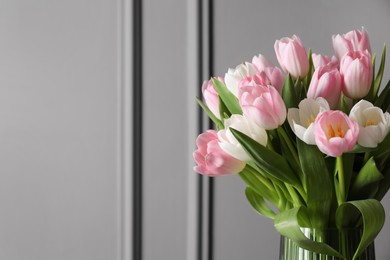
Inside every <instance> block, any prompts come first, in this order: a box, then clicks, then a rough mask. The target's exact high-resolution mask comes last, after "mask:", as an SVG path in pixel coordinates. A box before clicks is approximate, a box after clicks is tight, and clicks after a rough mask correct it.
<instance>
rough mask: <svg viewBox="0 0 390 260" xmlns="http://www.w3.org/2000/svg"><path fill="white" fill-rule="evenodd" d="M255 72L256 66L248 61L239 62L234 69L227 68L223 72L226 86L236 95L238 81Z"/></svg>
mask: <svg viewBox="0 0 390 260" xmlns="http://www.w3.org/2000/svg"><path fill="white" fill-rule="evenodd" d="M256 73H257V70H256V67H255V66H254V65H253V64H252V63H249V62H245V63H243V64H240V65H238V66H237V67H236V68H235V69H229V70H228V72H227V73H226V74H225V84H226V87H227V88H228V89H229V90H230V92H232V93H233V94H234V95H235V96H236V97H238V83H239V82H240V81H241V80H243V79H245V78H246V77H248V76H253V75H255V74H256Z"/></svg>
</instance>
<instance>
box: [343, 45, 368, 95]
mask: <svg viewBox="0 0 390 260" xmlns="http://www.w3.org/2000/svg"><path fill="white" fill-rule="evenodd" d="M372 73H373V71H372V63H371V54H370V53H369V52H368V51H367V50H365V51H363V52H362V51H349V52H347V53H346V54H345V55H344V56H343V58H342V59H341V61H340V74H341V78H342V84H343V92H344V94H345V95H346V96H347V97H349V98H352V99H359V98H363V97H365V96H366V95H367V94H368V92H369V91H370V87H371V83H372V82H371V81H372Z"/></svg>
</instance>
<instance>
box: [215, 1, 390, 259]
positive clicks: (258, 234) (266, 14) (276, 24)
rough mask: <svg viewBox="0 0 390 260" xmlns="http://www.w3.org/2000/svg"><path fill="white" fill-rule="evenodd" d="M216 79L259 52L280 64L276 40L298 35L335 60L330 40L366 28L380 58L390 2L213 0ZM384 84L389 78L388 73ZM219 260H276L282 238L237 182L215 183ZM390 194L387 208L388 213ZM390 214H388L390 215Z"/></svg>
mask: <svg viewBox="0 0 390 260" xmlns="http://www.w3.org/2000/svg"><path fill="white" fill-rule="evenodd" d="M215 5H216V6H215V22H216V25H215V26H216V28H215V37H216V39H215V44H216V47H215V51H216V52H215V57H216V60H215V64H216V68H215V71H216V76H219V75H221V76H223V75H224V74H225V72H226V71H227V70H228V68H234V67H235V66H236V65H238V64H239V63H241V62H243V61H250V60H251V59H252V57H253V56H254V55H258V54H259V53H261V54H263V55H265V56H266V57H268V58H269V59H270V60H272V61H273V62H274V64H275V65H277V62H276V58H275V55H274V50H273V45H274V42H275V40H276V39H280V38H282V37H284V36H291V35H293V34H296V35H298V36H300V38H301V39H302V41H303V43H304V44H305V46H306V47H310V48H312V49H313V52H316V53H322V54H327V55H331V54H332V53H333V50H332V45H331V44H332V41H331V36H332V35H333V34H336V33H346V32H348V31H350V30H353V29H360V27H361V26H364V27H365V28H366V30H367V31H368V33H369V35H370V39H371V45H372V46H371V47H372V50H373V51H375V52H377V53H378V54H379V55H380V54H381V51H382V47H383V43H384V42H387V43H388V44H389V43H390V35H389V33H388V25H389V24H390V16H389V15H388V14H389V11H390V3H389V2H388V1H385V0H382V1H371V2H367V1H363V0H348V1H336V0H331V1H319V0H311V1H305V0H295V1H284V0H275V1H265V0H262V1H258V0H243V1H225V0H215ZM387 65H389V63H387ZM384 77H385V79H387V80H388V79H389V78H390V73H389V69H388V67H387V69H386V72H385V76H384ZM216 182H217V183H216V216H215V218H216V220H215V259H216V260H226V259H259V260H263V259H277V256H278V253H279V252H278V248H279V235H278V234H277V233H276V231H274V229H273V223H272V221H270V220H267V219H265V218H264V217H261V216H258V215H257V214H256V213H255V212H254V211H253V210H252V209H251V208H250V206H249V204H248V203H247V202H246V199H245V196H244V185H243V184H242V181H241V180H240V179H239V178H238V177H225V178H219V179H217V181H216ZM389 199H390V198H389V195H388V196H387V197H385V198H384V200H383V204H384V205H385V208H386V210H387V211H388V212H390V201H389ZM388 215H390V214H388ZM389 239H390V217H387V220H386V224H385V227H384V228H383V230H382V233H381V234H380V235H379V237H378V238H377V240H376V248H377V259H390V250H389V248H388V241H389Z"/></svg>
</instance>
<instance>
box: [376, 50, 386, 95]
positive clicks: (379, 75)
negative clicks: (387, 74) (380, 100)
mask: <svg viewBox="0 0 390 260" xmlns="http://www.w3.org/2000/svg"><path fill="white" fill-rule="evenodd" d="M385 62H386V44H385V45H384V46H383V51H382V59H381V64H380V66H379V70H378V73H377V75H376V78H375V81H374V86H373V97H374V100H375V99H376V97H377V95H378V91H379V87H380V85H381V83H382V78H383V72H384V70H385Z"/></svg>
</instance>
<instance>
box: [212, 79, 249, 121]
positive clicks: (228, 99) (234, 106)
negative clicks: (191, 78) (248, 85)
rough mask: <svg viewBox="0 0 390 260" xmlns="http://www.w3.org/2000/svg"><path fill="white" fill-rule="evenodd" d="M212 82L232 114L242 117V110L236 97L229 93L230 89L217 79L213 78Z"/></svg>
mask: <svg viewBox="0 0 390 260" xmlns="http://www.w3.org/2000/svg"><path fill="white" fill-rule="evenodd" d="M212 81H213V84H214V88H215V90H216V91H217V93H218V95H219V97H220V98H221V99H222V101H223V103H224V104H225V106H226V108H227V109H228V110H229V112H230V114H239V115H241V114H242V110H241V107H240V104H239V103H238V99H237V98H236V96H234V95H233V93H232V92H230V91H229V89H228V88H227V87H226V86H225V84H223V83H222V82H220V81H219V80H217V79H216V78H212Z"/></svg>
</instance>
